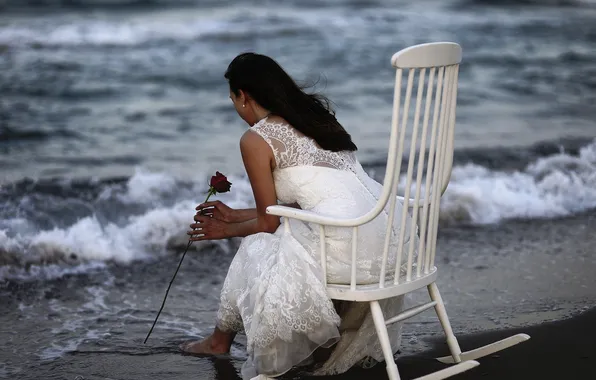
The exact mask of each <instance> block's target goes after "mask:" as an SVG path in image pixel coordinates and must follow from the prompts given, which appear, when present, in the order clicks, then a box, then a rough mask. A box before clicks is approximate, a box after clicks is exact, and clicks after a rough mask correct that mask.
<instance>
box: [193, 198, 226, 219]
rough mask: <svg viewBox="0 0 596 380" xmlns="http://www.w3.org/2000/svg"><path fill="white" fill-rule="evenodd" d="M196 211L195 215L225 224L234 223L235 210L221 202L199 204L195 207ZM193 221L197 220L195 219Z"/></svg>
mask: <svg viewBox="0 0 596 380" xmlns="http://www.w3.org/2000/svg"><path fill="white" fill-rule="evenodd" d="M196 210H197V211H198V213H197V215H205V216H208V217H212V218H213V219H216V220H219V221H222V222H226V223H234V222H235V220H234V211H236V210H234V209H233V208H231V207H229V206H228V205H226V204H225V203H223V202H222V201H213V202H206V203H201V204H200V205H198V206H197V208H196ZM195 220H197V219H196V217H195Z"/></svg>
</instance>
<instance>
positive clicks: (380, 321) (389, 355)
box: [370, 301, 400, 380]
mask: <svg viewBox="0 0 596 380" xmlns="http://www.w3.org/2000/svg"><path fill="white" fill-rule="evenodd" d="M370 312H371V314H372V317H373V321H374V323H375V329H376V330H377V335H378V336H379V341H380V342H381V348H382V349H383V356H384V357H385V364H386V365H387V374H388V375H389V380H400V377H399V372H398V371H397V365H396V364H395V360H394V359H393V352H392V350H391V343H389V333H388V332H387V326H386V325H385V317H384V316H383V310H381V305H379V302H378V301H372V302H371V303H370Z"/></svg>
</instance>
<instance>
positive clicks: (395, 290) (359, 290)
mask: <svg viewBox="0 0 596 380" xmlns="http://www.w3.org/2000/svg"><path fill="white" fill-rule="evenodd" d="M436 279H437V268H436V267H433V268H432V270H431V271H430V272H429V273H428V274H424V275H422V276H420V277H417V278H415V279H413V280H411V281H408V282H405V281H404V282H402V283H399V284H397V285H395V284H394V283H393V279H389V280H387V281H385V287H383V288H379V284H378V283H374V284H368V285H356V289H352V288H351V287H350V285H340V284H327V294H329V297H330V298H332V299H335V300H342V301H357V302H370V301H375V300H380V299H385V298H391V297H397V296H400V295H402V294H406V293H408V292H412V291H414V290H417V289H420V288H423V287H425V286H427V285H429V284H430V283H432V282H434V281H435V280H436Z"/></svg>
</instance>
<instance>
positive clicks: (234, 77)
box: [224, 53, 357, 152]
mask: <svg viewBox="0 0 596 380" xmlns="http://www.w3.org/2000/svg"><path fill="white" fill-rule="evenodd" d="M224 76H225V77H226V79H227V80H228V83H229V84H230V90H231V91H232V92H234V94H236V95H238V94H239V90H242V91H244V92H246V93H248V94H249V95H250V96H251V97H252V98H253V99H254V100H255V101H256V102H257V103H258V104H259V105H260V106H261V107H263V108H265V109H267V110H268V111H270V112H271V113H272V114H274V115H277V116H280V117H283V118H284V119H285V120H286V121H287V122H288V123H289V124H290V125H292V127H294V128H296V129H297V130H299V131H300V132H302V133H303V134H304V135H306V136H308V137H311V138H312V139H314V140H315V141H316V142H317V144H319V146H320V147H321V148H323V149H326V150H330V151H333V152H339V151H344V150H347V151H355V150H356V149H357V148H356V145H355V144H354V143H353V142H352V137H351V136H350V134H349V133H348V132H347V131H346V130H345V129H344V127H343V126H342V125H341V124H340V123H339V122H338V121H337V119H336V118H335V112H334V111H333V110H332V108H331V106H330V104H329V100H328V99H327V98H326V97H324V96H322V95H320V94H307V93H305V92H304V91H303V90H302V89H301V88H300V87H299V86H298V85H297V84H296V83H295V82H294V80H293V79H292V78H291V77H290V76H289V75H288V74H287V73H286V72H285V71H284V69H282V67H281V66H280V65H279V64H278V63H277V62H275V61H274V60H273V59H271V58H269V57H267V56H264V55H261V54H255V53H243V54H240V55H239V56H237V57H236V58H234V60H233V61H232V62H231V63H230V65H229V66H228V69H227V70H226V73H225V75H224Z"/></svg>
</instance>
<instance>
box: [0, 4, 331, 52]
mask: <svg viewBox="0 0 596 380" xmlns="http://www.w3.org/2000/svg"><path fill="white" fill-rule="evenodd" d="M321 19H327V22H326V24H327V25H332V24H334V23H336V22H338V21H337V20H339V22H343V21H342V18H341V17H336V16H334V15H333V14H325V13H323V14H318V13H316V12H314V11H310V10H305V11H296V10H291V11H290V10H284V9H280V10H272V9H266V8H244V7H235V8H232V9H218V10H207V11H205V10H201V9H194V10H192V11H181V10H166V11H164V12H163V13H161V14H160V17H156V16H155V15H153V14H151V13H140V14H134V15H130V16H129V17H126V18H121V17H112V16H110V17H106V16H103V15H94V16H91V17H87V18H85V19H72V20H71V19H69V18H65V19H64V20H63V21H62V22H60V23H59V24H48V23H33V24H30V25H23V24H18V23H14V24H8V25H6V26H3V27H2V28H0V46H5V47H7V49H8V47H10V46H14V47H17V48H18V47H23V46H32V47H34V48H36V49H43V48H55V47H79V46H92V47H96V46H107V47H128V46H135V45H142V44H145V43H156V42H159V41H180V42H188V41H196V40H206V41H209V40H211V41H212V40H216V41H226V42H231V41H238V40H240V41H241V40H246V39H254V38H265V37H270V38H279V37H280V36H287V35H296V34H303V33H309V32H310V31H312V28H311V27H312V26H314V25H316V23H317V22H318V21H320V20H321ZM336 19H337V20H336ZM334 20H336V21H334ZM255 23H258V24H259V28H255Z"/></svg>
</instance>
